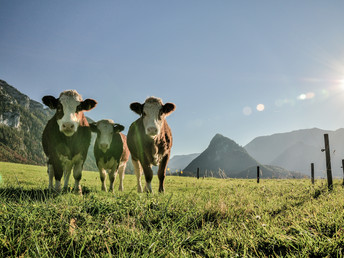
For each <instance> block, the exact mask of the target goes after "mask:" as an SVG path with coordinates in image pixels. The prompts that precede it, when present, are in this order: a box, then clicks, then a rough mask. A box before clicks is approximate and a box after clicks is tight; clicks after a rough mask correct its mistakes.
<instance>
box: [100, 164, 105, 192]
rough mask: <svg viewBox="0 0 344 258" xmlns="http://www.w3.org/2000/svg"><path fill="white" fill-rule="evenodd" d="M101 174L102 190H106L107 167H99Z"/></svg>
mask: <svg viewBox="0 0 344 258" xmlns="http://www.w3.org/2000/svg"><path fill="white" fill-rule="evenodd" d="M99 176H100V181H101V184H102V191H106V185H105V180H106V169H104V168H102V167H99Z"/></svg>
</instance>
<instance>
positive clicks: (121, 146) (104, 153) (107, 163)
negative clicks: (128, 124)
mask: <svg viewBox="0 0 344 258" xmlns="http://www.w3.org/2000/svg"><path fill="white" fill-rule="evenodd" d="M90 128H91V131H92V132H94V133H97V139H96V142H95V144H94V149H93V150H94V156H95V158H96V162H97V166H98V169H99V173H100V180H101V184H102V185H101V187H102V190H103V191H106V190H107V189H106V185H105V179H106V171H107V170H110V172H109V178H110V189H109V191H110V192H113V191H114V189H113V188H114V187H113V185H114V181H115V179H116V176H117V173H119V180H120V183H119V189H118V190H119V191H123V179H124V171H125V167H126V165H127V161H128V160H129V149H128V146H127V138H126V136H125V135H124V134H122V133H120V132H121V131H123V130H124V126H122V125H120V124H115V123H114V121H112V120H105V119H104V120H100V121H98V122H96V123H91V124H90Z"/></svg>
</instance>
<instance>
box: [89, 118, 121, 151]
mask: <svg viewBox="0 0 344 258" xmlns="http://www.w3.org/2000/svg"><path fill="white" fill-rule="evenodd" d="M90 128H91V130H92V132H95V133H97V141H98V148H99V149H100V150H101V151H103V152H104V153H105V152H106V151H107V150H108V149H109V148H110V145H111V142H112V137H113V135H114V134H115V133H119V132H121V131H123V130H124V126H123V125H120V124H115V123H114V121H112V120H108V119H104V120H100V121H98V122H96V123H91V124H90Z"/></svg>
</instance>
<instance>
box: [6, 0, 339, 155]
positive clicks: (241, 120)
mask: <svg viewBox="0 0 344 258" xmlns="http://www.w3.org/2000/svg"><path fill="white" fill-rule="evenodd" d="M343 10H344V2H343V1H317V0H314V1H296V0H295V1H275V0H273V1H266V0H262V1H230V0H228V1H203V0H197V1H196V0H189V1H184V0H176V1H160V0H159V1H158V0H155V1H150V0H147V1H139V0H137V1H131V0H129V1H128V0H125V1H124V0H123V1H115V0H114V1H105V0H104V1H91V0H83V1H64V0H63V1H51V0H48V1H43V0H40V1H37V0H30V1H18V0H0V79H3V80H5V81H7V82H8V83H9V84H10V85H13V86H14V87H16V88H17V89H19V90H20V91H21V92H23V93H25V94H26V95H28V96H29V97H30V98H32V99H34V100H37V101H40V100H41V98H42V97H43V96H44V95H55V96H58V94H59V93H60V92H61V91H63V90H66V89H76V90H77V91H78V92H79V93H80V94H81V95H82V96H83V97H84V98H94V99H96V100H97V101H98V106H97V107H96V108H95V109H94V110H92V111H90V112H88V113H87V115H88V116H89V117H91V118H92V119H94V120H100V119H103V118H110V119H113V120H114V121H116V122H118V123H122V124H123V125H124V126H125V127H126V130H127V128H128V127H129V125H130V124H131V122H133V121H134V120H135V119H137V115H136V114H134V113H133V112H132V111H131V110H130V109H129V104H130V103H131V102H134V101H139V102H144V100H145V99H146V98H147V97H148V96H156V97H161V98H162V99H163V101H164V102H174V103H175V104H176V106H177V109H176V111H175V112H174V113H173V114H172V115H171V116H169V117H168V118H167V120H168V122H169V124H170V126H171V128H172V131H173V136H174V146H173V152H172V153H173V154H189V153H195V152H201V151H203V150H204V149H205V148H206V147H207V146H208V144H209V141H210V140H211V138H212V137H213V136H214V135H215V134H216V133H221V134H223V135H225V136H227V137H229V138H231V139H233V140H234V141H236V142H237V143H238V144H240V145H242V146H244V145H246V144H247V143H249V142H250V141H251V140H253V139H254V138H255V137H257V136H262V135H270V134H274V133H281V132H288V131H292V130H297V129H304V128H313V127H318V128H321V129H327V130H336V129H338V128H341V127H344V114H343V112H342V110H343V108H344V30H343V28H344V15H343ZM258 105H259V106H258ZM258 109H259V110H258Z"/></svg>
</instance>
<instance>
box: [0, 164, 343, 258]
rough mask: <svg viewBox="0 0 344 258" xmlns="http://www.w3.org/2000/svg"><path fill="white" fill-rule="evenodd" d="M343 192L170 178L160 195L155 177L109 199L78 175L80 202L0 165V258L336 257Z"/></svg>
mask: <svg viewBox="0 0 344 258" xmlns="http://www.w3.org/2000/svg"><path fill="white" fill-rule="evenodd" d="M107 183H108V181H107ZM341 183H342V182H341V180H334V189H333V190H332V191H328V190H327V183H326V181H325V180H316V182H315V185H312V184H311V182H310V180H309V179H292V180H276V179H271V180H261V181H260V183H259V184H257V182H256V180H249V179H215V178H205V179H199V180H197V179H196V178H186V177H172V176H167V178H166V182H165V189H166V192H165V194H159V193H158V192H157V190H158V178H157V176H154V178H153V191H154V193H153V194H147V193H144V194H138V193H137V192H136V179H135V177H134V176H133V175H126V176H125V180H124V191H123V192H118V190H117V188H118V179H117V180H116V184H115V194H113V193H106V192H102V191H101V189H100V180H99V175H98V173H95V172H88V171H84V172H83V177H82V187H83V192H84V194H83V196H77V195H74V194H73V193H62V194H56V193H53V192H49V191H48V190H47V188H48V175H47V172H46V168H45V167H39V166H30V165H20V164H12V163H4V162H0V228H1V229H0V257H112V256H116V257H117V256H120V257H203V256H205V257H243V256H245V257H267V256H284V257H295V256H298V257H310V256H319V257H326V256H328V257H340V256H342V255H343V254H344V189H343V187H342V185H341ZM70 185H73V181H72V176H71V181H70Z"/></svg>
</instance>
